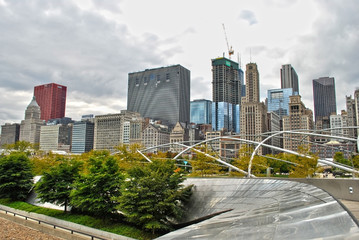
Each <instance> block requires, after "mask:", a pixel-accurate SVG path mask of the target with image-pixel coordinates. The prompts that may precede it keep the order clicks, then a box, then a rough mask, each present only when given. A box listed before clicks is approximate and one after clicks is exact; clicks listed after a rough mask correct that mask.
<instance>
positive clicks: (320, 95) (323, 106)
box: [313, 77, 337, 123]
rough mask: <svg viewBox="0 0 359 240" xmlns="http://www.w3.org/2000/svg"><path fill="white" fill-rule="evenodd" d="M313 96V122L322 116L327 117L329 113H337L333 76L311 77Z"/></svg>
mask: <svg viewBox="0 0 359 240" xmlns="http://www.w3.org/2000/svg"><path fill="white" fill-rule="evenodd" d="M313 98H314V114H315V122H316V123H317V121H320V120H321V119H323V117H327V118H329V117H330V115H331V113H335V114H336V113H337V102H336V98H335V82H334V78H330V77H322V78H318V79H313Z"/></svg>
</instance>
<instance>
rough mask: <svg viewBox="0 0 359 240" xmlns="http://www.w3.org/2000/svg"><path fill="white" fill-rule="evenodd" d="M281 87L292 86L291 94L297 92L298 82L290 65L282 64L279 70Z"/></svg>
mask: <svg viewBox="0 0 359 240" xmlns="http://www.w3.org/2000/svg"><path fill="white" fill-rule="evenodd" d="M280 79H281V88H282V89H284V88H293V94H294V95H298V94H299V82H298V75H297V72H296V71H295V70H294V68H293V67H292V65H290V64H286V65H282V68H281V70H280Z"/></svg>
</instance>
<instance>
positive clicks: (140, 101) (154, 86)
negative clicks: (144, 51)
mask: <svg viewBox="0 0 359 240" xmlns="http://www.w3.org/2000/svg"><path fill="white" fill-rule="evenodd" d="M190 85H191V82H190V71H189V70H188V69H186V68H184V67H182V66H181V65H174V66H169V67H161V68H154V69H146V70H145V71H142V72H135V73H129V74H128V94H127V110H129V111H133V112H138V113H140V114H141V116H142V117H144V118H152V119H155V120H162V121H164V122H166V123H168V124H170V125H172V126H174V125H175V124H176V122H183V123H189V121H190Z"/></svg>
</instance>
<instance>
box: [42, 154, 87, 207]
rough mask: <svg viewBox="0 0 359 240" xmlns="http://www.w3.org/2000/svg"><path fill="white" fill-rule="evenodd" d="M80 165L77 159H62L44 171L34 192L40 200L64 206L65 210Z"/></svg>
mask: <svg viewBox="0 0 359 240" xmlns="http://www.w3.org/2000/svg"><path fill="white" fill-rule="evenodd" d="M81 165H82V164H81V163H80V162H79V161H75V160H71V159H70V160H69V159H62V162H61V163H60V164H59V165H55V166H53V167H52V168H51V169H50V170H48V171H46V172H44V174H43V176H42V177H41V179H40V181H39V182H38V183H37V184H36V192H37V194H38V195H37V196H38V198H39V199H40V201H41V202H49V203H53V204H57V205H60V206H64V211H65V212H66V211H67V206H68V204H69V202H70V193H71V191H72V189H73V183H74V181H75V180H76V179H77V178H78V177H79V171H80V169H81Z"/></svg>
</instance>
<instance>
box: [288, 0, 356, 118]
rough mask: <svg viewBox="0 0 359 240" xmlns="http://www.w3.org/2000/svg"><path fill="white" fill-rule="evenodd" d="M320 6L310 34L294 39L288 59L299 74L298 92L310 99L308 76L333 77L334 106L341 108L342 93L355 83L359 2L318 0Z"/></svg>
mask: <svg viewBox="0 0 359 240" xmlns="http://www.w3.org/2000/svg"><path fill="white" fill-rule="evenodd" d="M317 3H318V4H319V8H320V9H321V10H322V12H321V14H320V17H319V18H318V20H317V21H316V22H315V24H314V25H313V31H314V34H311V35H306V36H302V37H300V38H299V39H298V43H297V48H296V50H295V51H293V53H292V54H291V59H292V60H291V63H292V65H293V66H294V68H295V69H296V70H297V72H298V75H299V78H300V93H301V94H302V96H303V97H304V99H305V101H306V102H309V103H311V102H313V97H312V95H313V93H312V80H313V79H316V78H319V77H326V76H329V77H334V78H335V84H336V99H337V110H338V112H340V110H341V109H345V95H353V93H354V90H355V87H359V81H358V79H359V68H357V67H356V66H359V59H358V56H357V53H358V52H359V45H358V42H359V16H358V14H357V12H358V11H359V5H358V3H357V1H355V0H351V1H346V2H345V4H343V2H342V1H318V2H317Z"/></svg>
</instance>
